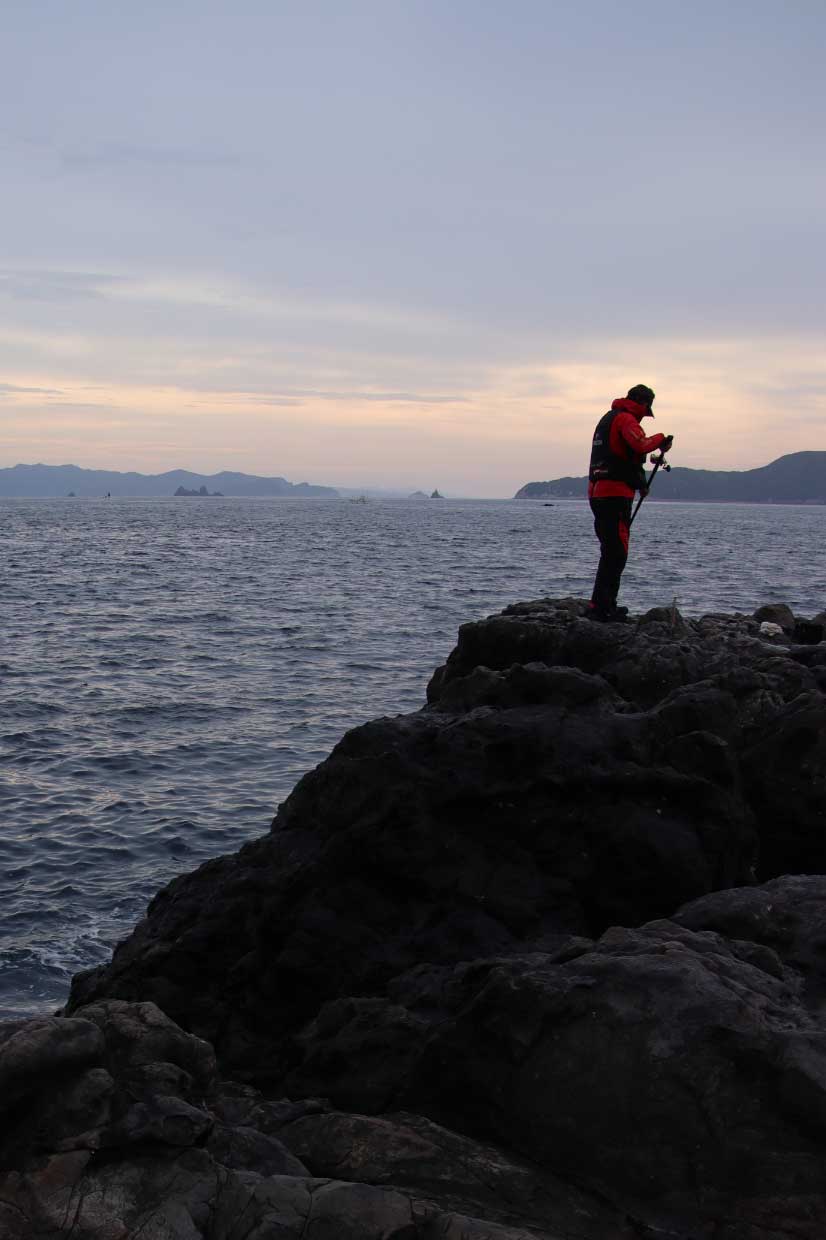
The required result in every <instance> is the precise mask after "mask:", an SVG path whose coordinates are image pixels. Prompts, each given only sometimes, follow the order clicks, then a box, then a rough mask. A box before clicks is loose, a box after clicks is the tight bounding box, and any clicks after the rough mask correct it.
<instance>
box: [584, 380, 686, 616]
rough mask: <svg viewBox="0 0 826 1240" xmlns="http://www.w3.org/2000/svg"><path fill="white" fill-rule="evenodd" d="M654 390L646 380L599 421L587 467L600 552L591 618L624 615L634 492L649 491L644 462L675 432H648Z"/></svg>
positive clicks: (662, 448) (668, 443)
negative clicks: (621, 602)
mask: <svg viewBox="0 0 826 1240" xmlns="http://www.w3.org/2000/svg"><path fill="white" fill-rule="evenodd" d="M653 403H654V393H653V392H652V390H651V388H650V387H647V386H646V385H645V384H644V383H638V384H636V385H635V386H634V387H632V388H630V389H629V391H628V395H627V396H625V397H620V398H618V399H617V400H615V401H614V402H613V404H612V405H611V408H610V409H609V411H608V413H606V414H604V415H603V417H601V418H600V420H599V422H598V423H597V427H596V430H595V431H594V442H593V446H592V448H591V464H590V467H589V470H588V500H589V502H590V505H591V511H592V512H593V514H594V532H595V533H596V536H597V538H598V539H599V546H600V557H599V567H598V568H597V575H596V579H595V581H594V592H593V594H592V596H591V602H590V604H589V607H588V617H589V619H591V620H602V621H606V620H608V621H610V620H619V621H622V620H625V618H626V616H627V615H628V608H627V607H618V606H617V595H618V594H619V587H620V578H621V577H622V571H623V569H624V568H625V564H626V561H627V559H628V532H629V527H630V524H631V505H632V503H633V500H634V493H635V492H636V491H639V493H640V495H641V496H645V495H647V494H648V487H647V486H646V481H645V471H644V469H643V466H644V464H645V458H646V456H647V455H648V453H649V452H654V451H656V450H657V449H660V451H661V452H668V450H669V448H670V447H671V445H672V443H673V442H674V436H673V435H662V434H659V433H658V434H656V435H651V436H649V437H646V435H645V434H644V432H643V429H642V426H641V425H640V423H641V422H642V420H643V418H653V416H654V413H653V410H652V408H651V406H652V404H653Z"/></svg>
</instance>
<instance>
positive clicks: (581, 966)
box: [0, 600, 826, 1240]
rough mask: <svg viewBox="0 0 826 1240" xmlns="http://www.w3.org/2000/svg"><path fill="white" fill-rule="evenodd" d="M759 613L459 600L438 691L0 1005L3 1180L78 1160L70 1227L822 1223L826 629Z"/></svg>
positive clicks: (353, 1229) (564, 1232) (819, 1233)
mask: <svg viewBox="0 0 826 1240" xmlns="http://www.w3.org/2000/svg"><path fill="white" fill-rule="evenodd" d="M772 614H773V615H777V616H779V615H780V613H779V612H774V613H772ZM767 618H768V617H767V616H766V615H761V614H760V613H756V614H755V615H754V616H748V617H747V616H706V617H703V618H702V619H699V620H686V619H683V618H682V617H681V616H680V615H679V613H678V612H677V611H676V610H673V609H671V608H661V609H656V610H654V611H652V612H649V613H648V614H647V615H646V616H643V617H640V618H639V619H638V620H635V621H633V622H632V623H629V624H626V625H619V624H607V625H602V624H594V623H592V622H590V621H588V620H587V619H586V618H584V615H583V604H582V603H581V602H580V601H578V600H541V601H538V602H535V603H526V604H518V605H515V606H513V607H511V608H508V609H507V610H506V612H504V613H503V614H502V615H500V616H495V617H491V618H490V619H488V620H484V621H479V622H476V623H473V624H468V625H465V626H463V628H462V629H461V631H460V635H459V643H458V645H457V647H456V650H455V651H454V652H453V654H452V655H451V656H450V658H449V659H448V661H447V663H446V665H445V666H444V667H443V668H440V669H439V670H438V671H437V672H436V674H435V675H434V677H433V679H432V681H431V684H430V686H429V689H428V705H427V707H425V708H424V709H423V710H421V711H419V712H417V713H415V714H412V715H407V716H399V717H397V718H395V719H381V720H377V721H375V722H373V723H371V724H368V725H366V726H364V727H361V728H357V729H355V730H354V731H353V732H351V733H349V734H348V735H347V736H345V737H344V739H343V740H342V741H341V742H340V744H339V745H338V746H337V747H336V749H335V750H334V751H333V753H332V755H331V756H330V758H328V759H327V761H326V762H324V763H322V764H321V765H320V766H319V767H318V768H317V769H316V770H315V771H313V772H311V773H310V774H309V775H307V776H306V777H305V778H304V779H303V780H302V781H301V782H300V783H299V784H298V786H297V787H296V789H295V791H294V792H293V793H292V795H291V796H290V797H289V799H288V800H287V801H286V802H285V803H284V805H283V806H282V807H281V808H280V810H279V813H278V815H277V817H276V819H275V822H274V823H273V828H272V831H271V833H270V835H269V836H267V837H266V838H264V839H262V840H259V841H256V842H255V843H252V844H249V845H247V846H246V847H245V848H243V849H242V850H241V851H240V852H239V853H238V854H237V855H236V856H234V857H225V858H222V859H220V860H217V861H213V862H210V863H208V864H207V865H205V866H202V867H201V869H200V870H198V871H197V872H196V873H194V874H191V875H188V876H186V877H183V878H179V879H177V880H175V882H173V883H172V884H170V885H169V887H167V888H166V889H165V890H164V891H162V892H161V893H159V895H158V896H157V897H156V898H155V900H154V901H153V903H152V905H151V906H150V909H149V911H148V914H147V917H146V918H145V919H144V920H143V921H142V922H141V923H140V925H139V926H138V927H137V928H136V930H135V932H134V933H133V935H132V936H131V937H130V938H129V939H128V940H127V941H126V942H125V943H123V944H122V945H121V946H120V947H119V948H118V950H117V951H116V953H115V956H114V959H113V961H112V963H111V964H110V965H109V966H107V967H105V968H102V969H98V970H95V971H93V972H91V973H88V974H85V975H81V976H79V977H78V978H76V979H75V984H74V987H73V993H72V998H71V1001H70V1004H69V1008H68V1012H69V1013H70V1015H69V1016H67V1017H64V1018H61V1019H56V1020H54V1021H52V1022H30V1023H29V1024H28V1025H27V1026H25V1027H23V1028H21V1029H16V1030H15V1032H14V1033H13V1034H12V1035H9V1034H8V1033H7V1031H8V1030H9V1029H10V1028H11V1026H5V1027H0V1084H3V1082H4V1081H8V1082H9V1084H8V1086H7V1089H5V1090H4V1091H3V1096H4V1098H5V1099H6V1103H5V1105H6V1106H7V1108H9V1109H10V1110H9V1112H8V1116H9V1118H8V1121H7V1123H6V1126H5V1130H6V1135H5V1137H4V1138H3V1140H4V1145H3V1158H4V1166H6V1167H7V1168H8V1169H9V1174H10V1175H11V1179H12V1181H13V1183H12V1188H11V1189H10V1188H9V1187H8V1185H7V1187H6V1188H5V1190H4V1191H3V1192H2V1193H0V1200H2V1201H5V1202H6V1203H9V1202H11V1203H12V1206H13V1207H14V1209H17V1210H22V1211H23V1214H24V1215H25V1212H26V1211H27V1210H28V1211H29V1213H28V1215H26V1217H28V1218H30V1219H31V1218H33V1217H35V1214H36V1211H37V1210H38V1209H41V1207H42V1208H43V1209H46V1205H44V1201H45V1200H46V1199H47V1198H48V1199H49V1200H51V1198H50V1197H49V1194H50V1193H52V1188H51V1187H50V1186H51V1185H52V1184H55V1185H57V1186H58V1187H57V1188H55V1189H54V1192H55V1193H56V1194H57V1196H56V1197H55V1200H56V1201H58V1200H59V1202H60V1203H61V1208H65V1209H68V1205H67V1203H69V1202H72V1201H74V1202H78V1201H82V1202H83V1203H84V1204H83V1210H82V1212H81V1215H79V1216H78V1217H79V1218H81V1217H82V1227H80V1226H79V1227H78V1230H77V1231H76V1232H71V1234H72V1235H73V1236H74V1235H76V1236H78V1237H80V1238H81V1240H85V1238H86V1237H87V1236H88V1237H89V1238H90V1240H91V1238H92V1237H95V1238H97V1237H101V1238H102V1237H104V1236H106V1237H108V1236H109V1235H110V1234H112V1235H113V1236H114V1235H120V1234H123V1235H131V1234H133V1233H132V1232H130V1231H128V1230H127V1231H125V1232H123V1233H117V1232H115V1231H112V1232H111V1233H110V1232H109V1231H106V1230H105V1226H104V1223H103V1222H100V1223H96V1222H95V1218H97V1217H98V1216H97V1215H95V1214H94V1210H96V1209H98V1205H95V1206H93V1205H91V1204H87V1203H93V1202H98V1203H99V1202H103V1203H104V1205H105V1204H106V1203H108V1202H110V1201H111V1200H114V1199H115V1197H116V1196H117V1195H118V1194H121V1195H122V1196H123V1199H124V1201H126V1202H127V1205H128V1210H131V1211H132V1214H129V1218H130V1219H131V1220H133V1221H132V1222H130V1223H129V1224H128V1226H133V1227H134V1228H135V1229H137V1226H138V1223H137V1220H138V1218H139V1205H140V1202H141V1201H142V1200H144V1199H146V1200H149V1199H151V1201H153V1202H155V1203H156V1204H157V1209H158V1210H163V1211H166V1213H165V1214H163V1219H164V1220H166V1221H165V1222H163V1226H165V1227H166V1228H167V1230H166V1231H164V1230H163V1229H162V1226H161V1224H160V1223H157V1224H156V1223H155V1222H153V1223H152V1227H156V1230H155V1231H153V1230H152V1227H149V1228H148V1230H146V1231H141V1232H140V1234H141V1235H142V1236H145V1237H147V1238H148V1237H153V1236H155V1235H156V1234H157V1236H158V1237H159V1238H160V1237H161V1236H163V1237H164V1238H166V1237H171V1238H173V1240H178V1237H181V1240H184V1237H186V1240H190V1237H203V1238H204V1240H206V1238H207V1237H209V1240H224V1237H227V1240H229V1237H233V1240H234V1238H235V1237H236V1236H238V1238H239V1240H240V1238H241V1237H242V1236H245V1237H246V1236H249V1237H250V1238H251V1240H252V1238H253V1237H254V1238H255V1240H264V1237H270V1236H273V1237H276V1236H278V1237H282V1236H283V1237H292V1236H293V1235H295V1236H296V1237H297V1236H303V1235H306V1236H313V1237H322V1238H323V1237H326V1236H330V1237H339V1236H340V1237H342V1240H346V1238H347V1237H350V1236H351V1235H352V1236H353V1237H355V1236H356V1235H358V1236H360V1237H364V1238H365V1240H367V1238H370V1237H373V1236H376V1237H380V1236H381V1237H386V1238H387V1240H389V1238H390V1237H395V1238H396V1240H431V1238H434V1237H443V1238H444V1240H448V1238H450V1240H459V1238H460V1237H467V1238H471V1237H472V1238H474V1240H476V1238H478V1240H483V1238H485V1237H487V1238H489V1240H494V1238H498V1240H506V1238H508V1240H516V1237H527V1236H537V1235H539V1236H548V1237H565V1238H576V1240H626V1238H627V1240H631V1238H632V1237H635V1238H636V1237H651V1238H653V1237H659V1238H660V1240H666V1238H668V1240H772V1238H774V1237H777V1238H778V1240H779V1238H781V1237H783V1238H784V1240H789V1237H796V1238H797V1240H815V1238H818V1240H822V1238H823V1237H824V1236H826V1188H824V1186H826V1024H824V1015H825V1014H826V1008H824V1003H826V964H824V961H826V838H825V837H826V742H825V741H824V737H825V736H826V701H825V700H824V686H826V643H823V642H821V641H819V640H815V639H814V638H816V636H817V634H816V632H815V633H814V636H813V632H814V630H813V629H810V630H808V631H807V633H808V635H807V636H806V637H805V640H797V638H798V636H799V635H800V634H801V633H802V632H803V631H804V630H803V629H802V628H801V626H805V625H810V626H816V625H818V624H821V623H822V617H815V618H814V619H813V620H811V621H807V620H806V619H805V618H800V617H794V616H792V615H791V613H789V615H788V616H786V615H785V614H784V615H782V619H783V620H784V621H785V623H784V624H781V626H780V627H781V633H780V635H777V634H776V633H775V634H774V635H771V634H766V633H765V632H764V633H761V627H760V626H761V623H762V621H763V620H764V619H767ZM777 622H778V621H777V620H772V623H777ZM790 872H791V875H792V876H788V874H789V873H790ZM147 1001H151V1002H147ZM153 1005H157V1007H155V1006H153ZM159 1009H162V1010H163V1012H165V1013H167V1015H168V1017H170V1018H171V1020H169V1019H167V1017H164V1016H162V1015H161V1012H160V1011H159ZM172 1020H174V1021H176V1022H178V1025H180V1026H182V1028H178V1027H176V1026H175V1025H173V1024H172V1023H171V1021H172ZM136 1029H137V1030H138V1032H134V1031H135V1030H136ZM184 1029H185V1030H187V1031H189V1032H187V1033H185V1032H184V1031H183V1030H184ZM4 1030H5V1031H6V1032H4ZM130 1031H131V1032H130ZM199 1039H205V1040H206V1042H208V1043H209V1044H210V1045H207V1044H206V1042H205V1041H202V1040H199ZM26 1047H27V1048H28V1049H26V1050H25V1054H24V1048H26ZM212 1047H214V1051H215V1054H216V1055H217V1063H218V1064H219V1065H220V1073H221V1076H220V1078H219V1076H218V1070H217V1068H216V1066H215V1060H214V1059H213V1058H212V1054H213V1052H212V1049H211V1048H212ZM136 1048H141V1049H140V1051H138V1050H137V1049H136ZM21 1056H23V1058H22V1059H21V1058H20V1057H21ZM26 1056H28V1060H27V1059H26ZM24 1062H28V1063H29V1065H30V1066H29V1067H28V1068H27V1069H26V1070H25V1071H20V1070H19V1067H18V1064H19V1063H24ZM38 1064H39V1065H40V1067H38V1066H37V1065H38ZM44 1064H50V1065H53V1066H52V1067H49V1069H48V1072H46V1074H45V1077H44V1079H46V1080H48V1079H49V1073H51V1074H52V1080H53V1082H54V1083H55V1088H54V1089H51V1090H48V1091H47V1094H44V1105H47V1101H48V1106H50V1107H51V1108H52V1113H53V1119H50V1121H49V1124H48V1129H49V1131H50V1132H51V1130H52V1129H54V1132H55V1133H56V1134H57V1135H56V1138H55V1140H56V1142H57V1144H55V1141H53V1140H52V1138H51V1137H50V1138H49V1139H48V1140H46V1141H45V1143H44V1136H43V1133H44V1128H43V1125H42V1124H41V1125H39V1126H38V1124H37V1123H36V1122H35V1121H34V1120H33V1119H32V1118H31V1114H32V1106H31V1099H32V1091H33V1090H36V1089H39V1088H40V1085H39V1084H38V1083H37V1082H39V1081H40V1075H39V1073H40V1072H41V1070H42V1068H43V1065H44ZM31 1065H34V1066H31ZM227 1078H232V1079H234V1080H235V1081H236V1082H240V1083H236V1084H234V1085H231V1084H230V1083H229V1081H228V1079H227ZM259 1091H260V1092H259ZM319 1098H322V1099H326V1100H329V1101H325V1102H319V1101H312V1100H313V1099H316V1100H317V1099H319ZM308 1099H309V1100H310V1101H307V1100H308ZM50 1114H51V1113H50ZM84 1133H85V1134H89V1133H92V1134H97V1136H95V1137H94V1140H93V1139H92V1138H88V1137H85V1138H83V1140H81V1137H82V1134H84ZM78 1134H80V1135H78ZM84 1140H85V1142H86V1145H85V1146H84V1145H83V1141H84ZM67 1142H68V1144H66V1143H67ZM87 1146H88V1149H93V1150H95V1151H99V1150H102V1151H105V1157H103V1158H102V1159H101V1157H100V1154H99V1153H95V1154H94V1156H93V1157H92V1156H90V1158H89V1159H87V1161H86V1162H84V1163H83V1164H82V1165H81V1163H80V1162H79V1161H77V1162H73V1163H71V1164H69V1163H64V1162H60V1164H59V1167H58V1166H57V1164H53V1160H54V1159H55V1158H60V1159H65V1158H68V1157H69V1156H70V1155H72V1156H73V1157H74V1158H75V1159H77V1158H78V1151H79V1149H80V1148H81V1147H82V1148H84V1149H86V1148H87ZM88 1149H87V1153H88ZM295 1160H298V1161H297V1162H296V1161H295ZM171 1163H174V1173H173V1169H172V1168H171V1165H170V1164H171ZM32 1168H34V1169H32ZM15 1174H22V1175H23V1180H21V1181H20V1184H23V1183H24V1182H25V1184H28V1185H29V1188H28V1189H25V1191H24V1188H20V1187H19V1184H18V1181H17V1180H15V1179H14V1175H15ZM32 1176H34V1177H35V1178H34V1179H32V1178H31V1177H32ZM26 1177H28V1179H27V1178H26ZM107 1177H108V1178H107ZM159 1177H160V1178H159ZM164 1177H165V1178H164ZM15 1185H18V1187H14V1186H15ZM61 1186H62V1187H61ZM67 1186H68V1187H67ZM25 1192H28V1194H29V1195H28V1196H27V1197H26V1196H25ZM20 1193H23V1194H24V1195H23V1197H21V1196H20ZM61 1193H62V1194H63V1195H62V1196H60V1194H61ZM245 1193H246V1198H244V1194H245ZM130 1194H131V1195H130ZM242 1198H244V1200H245V1201H246V1205H244V1219H245V1223H244V1228H246V1230H243V1229H242V1230H237V1231H234V1230H232V1228H233V1227H235V1226H236V1223H235V1222H234V1221H233V1220H234V1218H235V1214H236V1213H237V1211H238V1209H239V1208H240V1207H239V1203H240V1202H241V1200H242ZM21 1202H22V1204H21ZM176 1202H177V1203H178V1204H175V1203H176ZM181 1202H183V1204H181ZM129 1203H131V1204H129ZM104 1205H100V1209H101V1210H102V1209H104ZM12 1206H9V1207H8V1208H9V1209H11V1208H12ZM3 1208H5V1207H2V1206H0V1209H3ZM49 1208H50V1209H51V1208H52V1207H51V1206H50V1207H49ZM154 1208H156V1207H155V1206H153V1209H154ZM128 1210H127V1213H128ZM83 1211H86V1213H83ZM136 1211H137V1213H136ZM175 1211H177V1213H175ZM181 1211H183V1213H181ZM199 1211H200V1213H199ZM173 1216H174V1217H173ZM15 1217H16V1216H15ZM37 1217H38V1218H39V1217H40V1216H39V1215H38V1216H37ZM43 1217H44V1218H45V1217H46V1215H44V1216H43ZM52 1217H53V1218H57V1206H55V1207H54V1211H53V1214H52V1215H49V1218H52ZM63 1217H64V1218H66V1217H68V1215H64V1216H63ZM103 1217H104V1216H103V1214H101V1215H100V1218H101V1219H102V1218H103ZM107 1217H108V1216H107ZM140 1217H142V1216H140ZM184 1217H185V1218H186V1220H187V1221H186V1225H185V1226H184V1224H183V1223H182V1222H181V1221H180V1220H181V1219H182V1218H184ZM158 1218H161V1215H160V1214H159V1215H158ZM2 1219H3V1216H2V1214H0V1237H2V1236H4V1235H5V1234H8V1235H10V1236H15V1237H16V1236H17V1235H18V1234H19V1235H21V1236H22V1235H24V1234H25V1235H29V1234H33V1235H34V1234H38V1235H39V1234H41V1232H24V1231H21V1232H19V1233H18V1232H14V1231H11V1230H9V1231H8V1233H4V1232H3V1222H2ZM169 1220H172V1221H169ZM176 1220H177V1221H176ZM38 1226H40V1224H39V1223H38ZM49 1226H52V1224H51V1223H50V1224H49ZM61 1226H63V1227H64V1230H63V1231H61V1230H59V1229H58V1230H53V1231H51V1232H49V1231H47V1230H43V1229H41V1231H42V1234H43V1235H44V1236H45V1235H64V1234H66V1235H68V1234H70V1233H69V1231H67V1230H65V1226H64V1224H61ZM106 1226H108V1224H106ZM141 1226H143V1224H142V1223H141ZM43 1227H44V1228H45V1224H43ZM96 1227H98V1230H95V1228H96ZM187 1227H188V1228H189V1230H187V1229H186V1228H187ZM83 1228H85V1229H86V1230H83ZM176 1228H177V1230H176ZM348 1228H349V1230H348ZM302 1229H304V1230H302ZM135 1234H137V1230H136V1232H135Z"/></svg>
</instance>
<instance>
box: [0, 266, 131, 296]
mask: <svg viewBox="0 0 826 1240" xmlns="http://www.w3.org/2000/svg"><path fill="white" fill-rule="evenodd" d="M121 279H122V277H119V276H115V275H109V274H106V273H103V272H91V271H66V270H36V269H31V270H8V269H6V270H2V271H0V294H3V293H5V295H6V296H7V297H10V298H12V299H14V300H18V301H45V302H49V301H53V302H67V301H84V300H91V301H97V300H100V299H102V298H103V297H105V296H106V295H107V293H108V292H110V291H111V290H112V289H114V288H115V287H116V286H117V285H118V284H119V283H120V282H121Z"/></svg>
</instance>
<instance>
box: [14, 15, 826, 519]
mask: <svg viewBox="0 0 826 1240" xmlns="http://www.w3.org/2000/svg"><path fill="white" fill-rule="evenodd" d="M0 47H2V50H3V57H2V64H3V72H2V74H1V75H0V156H1V157H2V168H3V177H2V182H1V183H0V219H2V225H3V226H2V229H1V230H0V467H3V466H9V465H14V464H17V463H18V462H26V463H33V462H38V461H42V462H45V463H47V464H65V463H73V464H77V465H82V466H86V467H90V468H101V469H102V468H105V469H123V470H129V469H137V470H140V471H141V472H146V473H158V472H162V471H164V470H167V469H173V468H187V469H192V470H194V471H196V472H198V473H214V472H218V471H220V470H222V469H233V470H241V471H243V472H246V473H256V474H267V475H282V476H284V477H286V478H288V479H289V480H290V481H293V482H300V481H309V482H315V483H323V484H328V485H341V486H351V487H364V488H367V487H388V488H398V489H400V490H402V491H405V490H407V489H409V490H414V489H418V488H421V489H425V490H431V489H432V488H433V487H438V488H439V490H440V491H442V492H443V493H446V494H453V495H467V496H480V497H485V496H489V497H505V496H509V495H512V494H513V493H514V492H515V491H516V489H517V488H518V487H520V486H522V485H523V484H524V483H526V482H529V481H538V480H543V479H550V478H557V477H561V476H565V475H571V474H573V475H577V476H580V475H582V474H584V473H585V472H586V469H587V459H588V454H589V447H590V439H591V434H592V432H593V427H594V424H595V423H596V421H597V420H598V418H599V417H600V416H601V414H602V413H603V412H604V411H605V410H606V409H607V408H608V407H609V406H610V403H611V401H612V400H613V399H614V398H615V397H617V396H622V395H624V394H625V392H626V391H627V389H628V388H629V387H631V386H632V385H634V384H636V383H646V384H648V385H650V386H651V387H653V388H654V389H655V391H656V392H657V400H656V404H655V412H656V419H655V422H654V423H651V422H646V423H645V426H646V429H648V428H651V429H652V430H662V431H665V432H667V433H671V434H673V435H674V436H675V443H674V448H673V450H672V454H671V460H672V463H673V464H680V465H688V466H692V467H697V468H708V469H749V468H753V467H755V466H759V465H764V464H767V463H768V462H769V461H771V460H774V459H776V458H777V457H778V456H781V455H784V454H785V453H787V452H795V451H801V450H822V449H824V448H826V438H825V437H824V433H823V428H824V421H826V350H824V329H826V293H824V290H826V236H824V233H826V123H825V122H826V106H825V105H826V75H824V73H823V69H822V62H823V56H824V49H825V48H826V5H824V4H823V2H822V0H785V2H784V3H783V4H781V3H779V2H778V0H771V2H770V3H768V2H765V0H748V2H744V0H728V2H727V3H726V4H720V2H719V0H714V3H709V2H708V0H695V2H694V3H692V4H691V5H688V4H686V3H685V0H679V2H678V3H677V2H673V0H650V2H649V0H626V2H625V3H623V4H617V3H616V0H610V2H608V0H570V2H569V0H564V2H555V0H511V3H509V4H508V5H504V4H502V3H501V0H496V2H495V3H494V2H490V0H472V2H471V0H450V2H449V3H448V2H447V0H439V2H436V0H369V2H366V3H360V2H352V3H351V2H349V0H338V2H335V3H333V2H329V0H304V2H303V3H300V4H299V3H293V2H289V3H281V2H279V0H267V2H264V0H260V2H256V3H250V2H249V0H232V2H231V3H230V0H222V2H220V3H216V2H214V0H164V2H163V3H160V2H158V0H142V3H141V4H140V5H137V4H131V5H126V4H119V3H113V2H112V0H75V2H74V3H72V4H67V3H66V2H65V0H5V2H4V3H3V5H2V6H0Z"/></svg>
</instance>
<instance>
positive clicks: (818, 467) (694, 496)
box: [514, 452, 826, 504]
mask: <svg viewBox="0 0 826 1240" xmlns="http://www.w3.org/2000/svg"><path fill="white" fill-rule="evenodd" d="M587 490H588V479H587V477H586V478H556V479H555V480H554V481H553V482H528V483H526V484H525V486H523V487H520V488H519V490H518V491H517V492H516V495H515V496H514V499H573V498H575V499H582V498H584V497H585V495H586V493H587ZM651 498H652V499H655V498H656V499H674V500H704V501H706V502H709V501H715V500H716V501H718V502H721V503H725V502H728V503H735V502H738V501H739V502H740V503H749V504H826V452H792V453H790V454H789V455H788V456H781V457H780V458H779V459H778V460H776V461H772V462H771V464H770V465H763V466H761V467H760V469H744V470H722V469H719V470H718V469H687V468H685V466H682V465H675V466H674V467H673V469H672V470H671V472H670V473H668V474H665V473H663V471H662V470H660V472H659V473H658V474H657V480H656V482H655V484H654V486H653V487H652V488H651Z"/></svg>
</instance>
